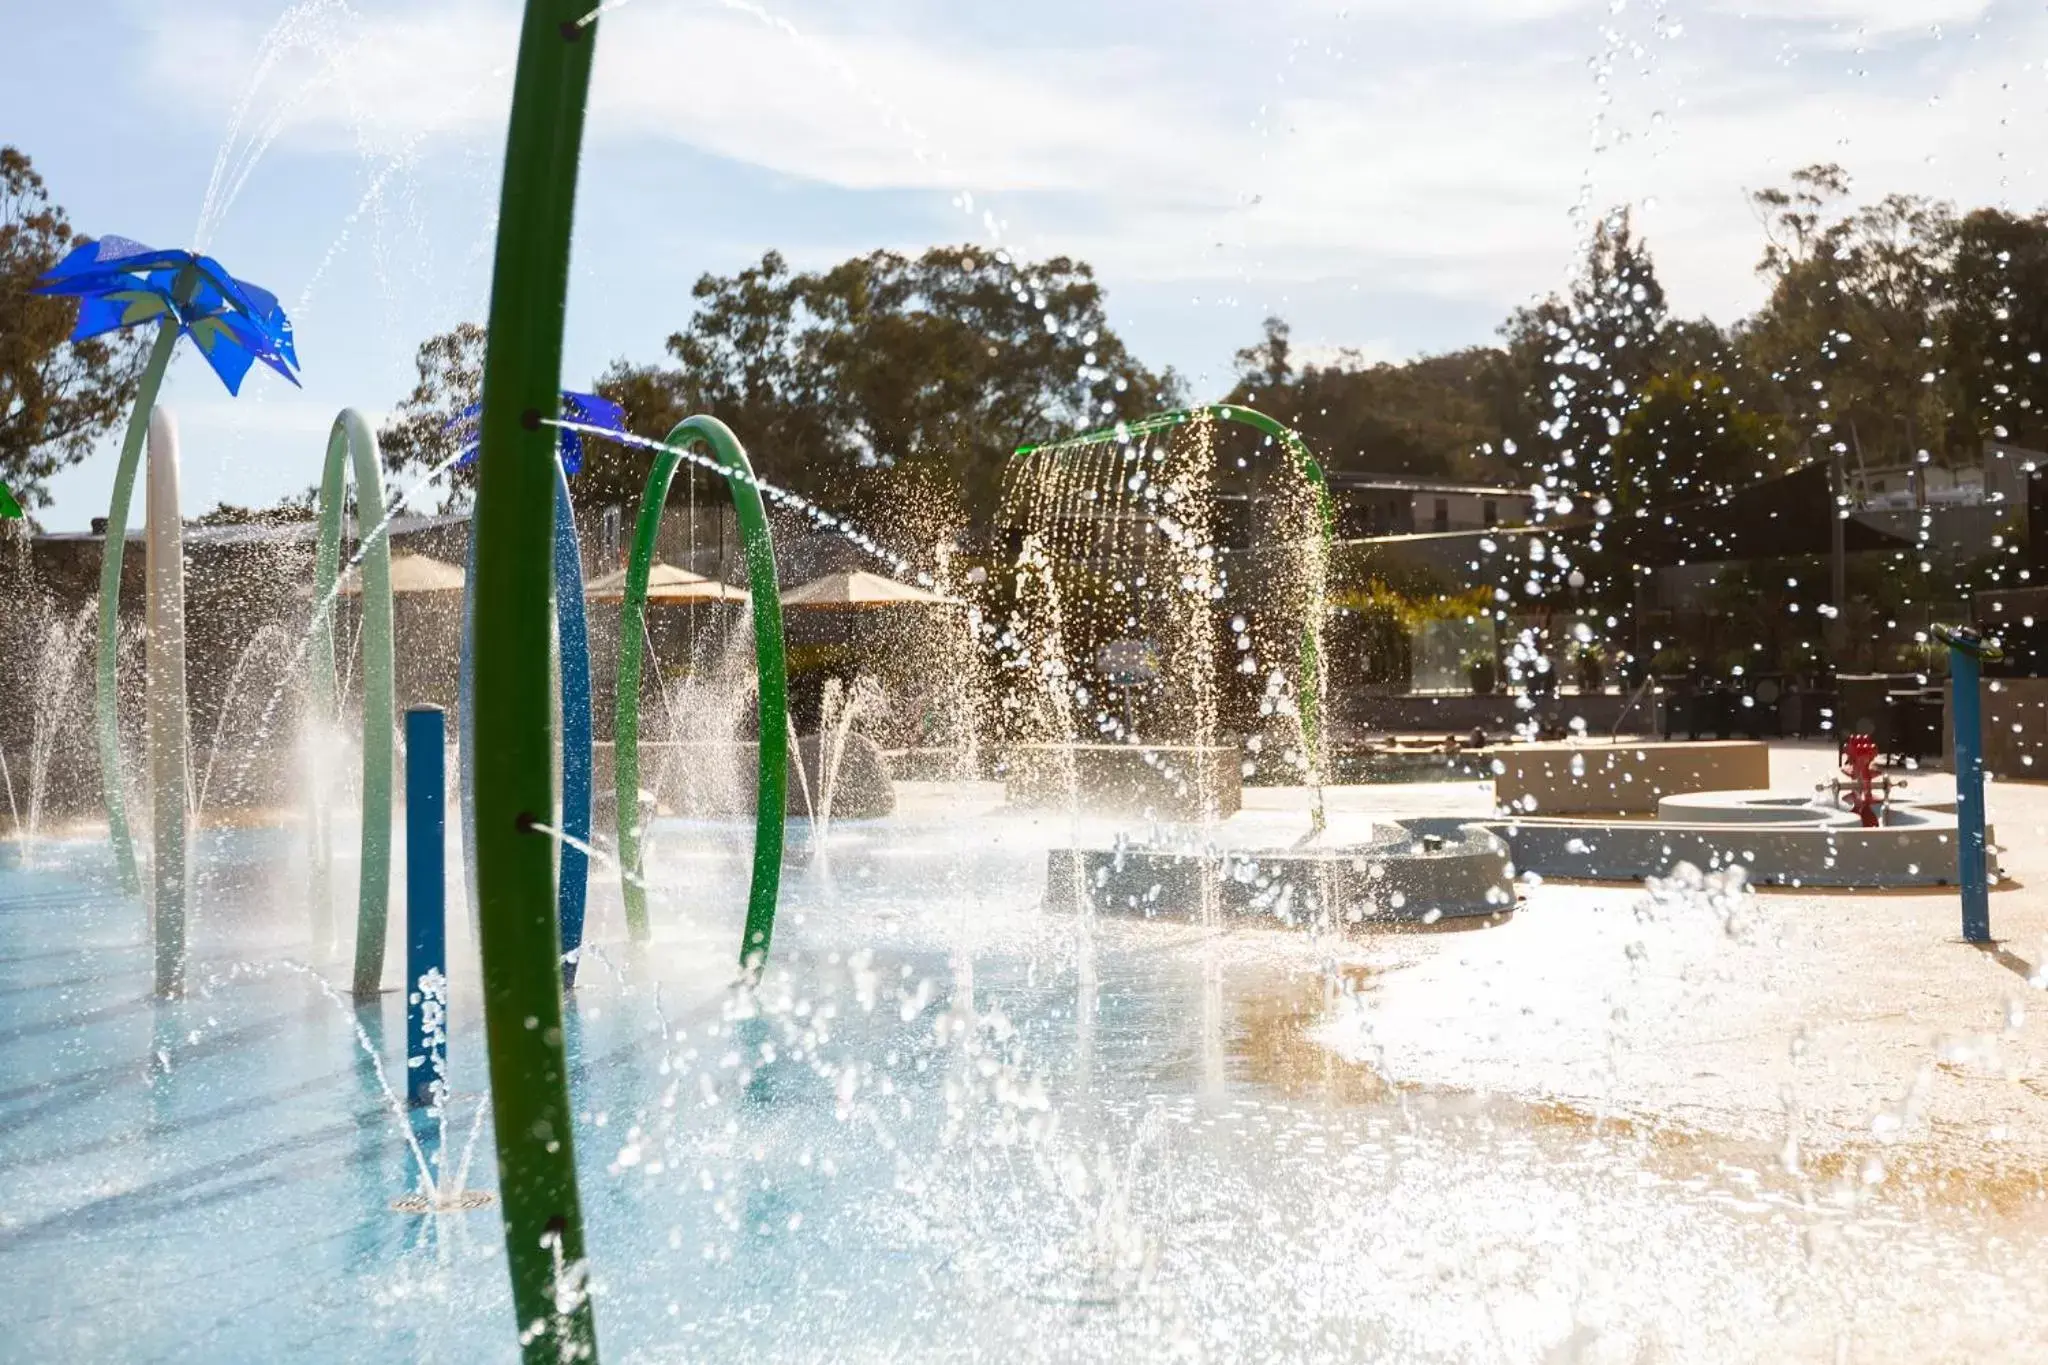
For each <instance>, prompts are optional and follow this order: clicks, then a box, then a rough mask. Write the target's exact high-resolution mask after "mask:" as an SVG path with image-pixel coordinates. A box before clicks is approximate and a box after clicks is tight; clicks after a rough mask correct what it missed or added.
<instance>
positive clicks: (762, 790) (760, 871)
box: [612, 417, 789, 976]
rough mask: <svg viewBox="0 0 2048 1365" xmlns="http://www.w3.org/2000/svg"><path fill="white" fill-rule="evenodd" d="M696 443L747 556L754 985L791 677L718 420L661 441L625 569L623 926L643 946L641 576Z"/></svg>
mask: <svg viewBox="0 0 2048 1365" xmlns="http://www.w3.org/2000/svg"><path fill="white" fill-rule="evenodd" d="M700 442H701V443H702V444H704V445H707V446H709V447H710V448H711V454H712V457H713V458H714V459H716V460H717V461H718V466H719V468H720V469H721V470H722V471H724V474H725V482H726V486H727V487H728V488H730V489H731V490H732V502H733V511H734V514H735V515H736V517H737V518H738V520H739V526H740V543H741V545H742V546H743V547H744V549H745V551H746V556H747V587H748V589H749V591H750V592H751V593H752V595H753V613H754V669H755V672H756V674H757V676H758V678H759V684H760V726H761V736H760V746H759V747H760V766H759V769H758V781H757V783H756V787H755V800H754V875H753V880H752V882H751V883H750V886H749V889H748V894H747V927H746V930H745V932H744V933H743V934H742V936H741V939H740V968H741V970H742V971H744V972H746V973H747V974H748V975H750V976H751V975H755V974H757V973H758V972H759V971H760V969H761V964H762V963H764V962H766V961H767V959H768V943H769V939H770V938H771V937H772V936H773V935H774V932H775V902H776V898H777V897H778V896H779V895H780V893H781V887H782V836H783V826H784V822H785V814H784V811H785V803H786V802H787V801H788V799H789V791H788V788H789V670H788V660H787V656H786V654H785V651H784V649H783V639H782V599H781V597H780V596H779V595H778V592H777V589H776V585H775V538H774V536H773V535H772V534H771V533H770V530H769V527H768V509H767V508H766V507H765V506H764V505H763V504H762V501H761V484H760V480H759V479H757V478H755V477H754V466H753V465H752V463H751V462H749V461H748V459H747V452H746V448H745V447H744V446H742V445H741V444H740V443H739V439H738V438H737V437H735V436H734V435H733V434H732V431H731V429H730V428H728V427H727V426H726V425H725V423H723V422H721V421H719V420H718V419H717V418H715V417H691V418H689V419H687V420H686V421H683V422H681V423H679V424H678V425H677V426H676V428H675V430H673V431H671V432H670V433H669V434H668V440H667V442H666V443H665V444H667V445H668V446H669V447H671V448H670V449H668V450H664V451H662V452H661V453H660V454H659V455H657V456H656V457H655V460H654V468H652V469H651V470H649V471H648V474H647V488H646V491H645V492H643V493H642V494H641V495H640V516H639V519H638V521H637V522H636V523H635V524H634V528H633V554H632V558H631V559H630V560H628V561H627V564H626V597H625V601H624V603H623V604H622V605H621V606H620V608H619V678H618V705H617V708H616V711H615V714H616V720H615V723H614V729H613V739H614V741H615V743H614V746H613V765H612V768H613V791H614V795H615V797H616V801H615V810H616V813H617V817H618V836H619V866H620V867H622V868H625V869H626V870H627V871H628V872H629V873H630V874H632V875H630V876H627V877H624V878H622V879H621V882H622V884H623V886H624V888H625V895H626V925H627V930H628V932H629V933H630V934H631V935H632V937H633V938H634V939H635V940H637V941H641V942H644V941H646V938H647V888H646V886H645V885H644V884H643V883H642V882H641V881H640V880H639V872H640V854H641V847H640V669H641V663H642V660H643V659H644V657H645V655H646V649H647V576H648V574H649V573H650V572H651V571H652V569H653V567H654V549H655V540H656V538H657V537H658V536H659V535H660V532H661V509H662V506H663V504H665V503H666V502H667V501H668V486H669V483H670V482H671V481H672V480H673V479H674V478H675V473H676V467H677V466H678V465H680V464H681V463H682V460H683V453H684V452H685V451H687V450H688V449H689V448H690V447H691V446H692V445H694V444H697V443H700Z"/></svg>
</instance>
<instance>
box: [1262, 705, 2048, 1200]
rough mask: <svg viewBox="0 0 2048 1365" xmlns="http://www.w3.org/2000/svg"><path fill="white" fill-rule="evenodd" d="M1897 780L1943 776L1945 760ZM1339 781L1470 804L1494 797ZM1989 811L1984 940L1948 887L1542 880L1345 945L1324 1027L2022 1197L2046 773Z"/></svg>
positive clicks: (1455, 1079) (1814, 777)
mask: <svg viewBox="0 0 2048 1365" xmlns="http://www.w3.org/2000/svg"><path fill="white" fill-rule="evenodd" d="M1832 767H1833V750H1832V748H1831V747H1822V746H1809V745H1786V746H1782V747H1780V746H1774V748H1773V752H1772V781H1773V785H1774V787H1777V788H1780V789H1788V788H1789V789H1794V790H1798V789H1805V788H1810V787H1811V786H1812V785H1813V784H1814V783H1816V782H1819V781H1821V780H1824V779H1825V777H1826V776H1827V774H1828V773H1829V772H1830V771H1832ZM1909 780H1911V781H1912V782H1913V785H1914V788H1915V789H1916V791H1919V792H1922V793H1924V794H1934V793H1940V792H1952V791H1953V783H1952V782H1951V781H1950V779H1948V778H1947V777H1945V776H1943V775H1940V774H1928V775H1927V776H1926V777H1924V778H1922V777H1919V776H1917V775H1909ZM1249 795H1252V794H1251V793H1248V796H1249ZM1257 796H1258V800H1259V802H1260V804H1266V803H1268V802H1271V803H1274V804H1286V803H1287V802H1288V801H1289V799H1290V798H1289V795H1288V794H1286V793H1263V792H1262V793H1258V794H1257ZM1337 800H1338V801H1339V802H1341V803H1342V805H1343V807H1344V808H1345V809H1346V810H1355V811H1359V812H1361V813H1370V814H1377V815H1381V816H1383V817H1392V816H1394V815H1406V814H1459V813H1471V814H1474V815H1478V814H1483V813H1485V812H1486V811H1487V810H1488V808H1489V804H1490V792H1489V789H1488V786H1487V785H1486V784H1482V783H1458V784H1441V785H1430V786H1422V787H1417V786H1408V787H1357V788H1347V789H1344V790H1343V791H1341V792H1339V793H1337ZM1989 809H1990V813H1991V818H1992V822H1993V825H1994V828H1995V832H1996V841H1997V843H1998V844H1999V845H2000V846H2001V847H2002V849H2003V853H2002V858H2003V863H2004V867H2005V869H2006V872H2007V881H2006V883H2005V884H2004V885H2003V886H2002V887H2001V888H1999V889H1998V890H1996V891H1995V892H1994V894H1993V897H1992V907H1991V916H1992V927H1993V931H1994V933H1996V934H1998V935H1999V936H2000V938H2001V940H2002V942H2001V944H2000V945H1999V948H1998V949H1997V951H1995V952H1985V951H1981V950H1979V949H1976V948H1973V947H1970V946H1968V945H1966V944H1964V943H1963V942H1962V941H1961V939H1960V911H1959V906H1958V899H1957V895H1956V893H1955V892H1954V891H1953V890H1946V889H1940V890H1933V891H1924V892H1884V893H1874V894H1873V893H1859V892H1812V891H1807V892H1799V891H1780V890H1768V891H1761V892H1747V891H1734V890H1733V889H1732V887H1731V886H1730V885H1729V884H1728V883H1726V882H1725V881H1720V882H1717V881H1714V880H1712V879H1697V880H1694V881H1693V882H1691V883H1689V884H1687V885H1684V886H1682V887H1681V886H1676V885H1674V886H1672V887H1670V888H1668V889H1667V890H1666V891H1665V892H1664V893H1662V894H1651V893H1648V892H1646V891H1645V890H1644V889H1643V888H1639V887H1618V886H1612V885H1589V884H1574V885H1563V884H1532V885H1529V886H1527V887H1526V888H1525V892H1524V897H1523V900H1522V904H1521V909H1520V912H1519V913H1518V914H1516V915H1515V916H1514V918H1513V919H1512V920H1510V921H1509V922H1508V923H1506V924H1503V925H1499V926H1496V927H1492V928H1483V929H1472V930H1465V931H1458V932H1431V933H1396V934H1387V935H1382V936H1378V937H1376V938H1373V939H1371V940H1368V941H1366V942H1364V943H1362V944H1360V945H1358V946H1357V947H1356V949H1355V952H1356V955H1357V960H1358V963H1359V965H1360V966H1362V967H1363V968H1365V969H1366V970H1365V981H1366V986H1365V988H1364V990H1363V991H1362V992H1361V994H1360V996H1359V997H1358V1002H1357V1003H1356V1005H1354V1006H1353V1007H1351V1008H1349V1009H1348V1010H1346V1011H1344V1012H1343V1015H1342V1017H1341V1018H1340V1019H1338V1020H1337V1021H1336V1022H1334V1023H1332V1024H1331V1025H1330V1026H1328V1027H1327V1028H1325V1030H1324V1031H1323V1035H1322V1036H1323V1037H1324V1038H1325V1040H1326V1041H1328V1042H1329V1043H1331V1044H1332V1045H1333V1046H1335V1047H1336V1048H1338V1049H1339V1050H1340V1051H1341V1052H1343V1053H1345V1054H1346V1055H1349V1056H1353V1057H1356V1058H1358V1059H1360V1060H1364V1061H1369V1062H1370V1063H1371V1065H1372V1066H1373V1067H1374V1068H1375V1069H1377V1070H1378V1071H1380V1072H1381V1074H1383V1075H1384V1076H1386V1077H1387V1078H1388V1079H1390V1080H1393V1081H1396V1082H1407V1083H1413V1084H1418V1085H1424V1086H1430V1087H1439V1086H1441V1087H1448V1088H1454V1089H1459V1090H1470V1089H1477V1090H1484V1091H1490V1092H1494V1093H1500V1094H1507V1095H1513V1096H1519V1097H1524V1098H1527V1099H1530V1100H1545V1101H1562V1102H1565V1103H1567V1104H1569V1105H1571V1106H1573V1107H1574V1108H1577V1109H1580V1110H1583V1111H1585V1112H1588V1113H1593V1114H1600V1115H1614V1116H1621V1117H1626V1118H1629V1119H1632V1120H1636V1121H1644V1122H1649V1123H1652V1124H1662V1125H1672V1126H1675V1127H1678V1128H1685V1129H1696V1130H1700V1131H1702V1132H1708V1133H1715V1134H1722V1135H1726V1136H1729V1137H1733V1138H1736V1139H1739V1140H1742V1141H1744V1142H1757V1143H1768V1144H1771V1145H1772V1146H1773V1147H1775V1148H1776V1149H1778V1151H1779V1153H1780V1156H1781V1159H1782V1160H1783V1161H1785V1162H1786V1163H1787V1164H1788V1166H1794V1167H1798V1168H1813V1169H1820V1170H1827V1169H1837V1170H1841V1171H1848V1172H1852V1173H1853V1178H1854V1179H1856V1180H1864V1181H1872V1182H1875V1181H1881V1180H1885V1179H1888V1178H1893V1177H1896V1176H1898V1175H1900V1174H1902V1173H1906V1172H1911V1171H1916V1170H1917V1171H1919V1172H1921V1173H1923V1174H1926V1173H1930V1172H1934V1173H1939V1172H1968V1173H1970V1174H1971V1176H1972V1179H1971V1180H1970V1181H1969V1182H1968V1184H1969V1187H1970V1188H1972V1189H1975V1190H1978V1191H1980V1192H1982V1191H1985V1190H1992V1191H1996V1190H2000V1189H2006V1190H2013V1189H2023V1190H2025V1191H2027V1192H2029V1193H2030V1194H2031V1193H2033V1192H2035V1191H2037V1190H2038V1189H2039V1188H2040V1184H2041V1179H2042V1178H2043V1177H2044V1176H2048V992H2044V991H2043V990H2042V989H2041V988H2040V987H2039V986H2037V985H2036V984H2034V979H2035V978H2039V977H2041V970H2040V969H2041V968H2042V967H2043V965H2044V964H2048V785H2040V784H2019V783H2003V784H1994V785H1993V786H1992V788H1991V791H1990V796H1989ZM1987 1177H1996V1179H1995V1180H1994V1182H1993V1183H1992V1184H1990V1185H1986V1184H1985V1183H1984V1182H1985V1180H1986V1178H1987ZM2012 1182H2017V1183H2016V1184H2014V1183H2012Z"/></svg>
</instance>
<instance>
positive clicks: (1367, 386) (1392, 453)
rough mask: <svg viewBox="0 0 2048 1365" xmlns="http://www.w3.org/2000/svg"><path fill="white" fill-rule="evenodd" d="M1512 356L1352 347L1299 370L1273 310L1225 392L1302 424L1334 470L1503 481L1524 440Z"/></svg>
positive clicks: (1481, 350)
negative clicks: (1370, 356)
mask: <svg viewBox="0 0 2048 1365" xmlns="http://www.w3.org/2000/svg"><path fill="white" fill-rule="evenodd" d="M1504 362H1505V356H1504V355H1503V354H1502V353H1501V352H1499V351H1497V350H1494V349H1493V348H1490V347H1472V348H1469V349H1467V350H1462V351H1453V352H1450V353H1448V354H1446V355H1436V356H1423V357H1420V358H1419V359H1416V360H1411V361H1404V362H1401V363H1398V364H1391V363H1385V362H1381V363H1377V364H1368V363H1367V362H1366V361H1365V360H1364V359H1363V358H1362V357H1360V356H1358V355H1357V354H1356V353H1354V352H1348V351H1347V352H1340V353H1339V356H1338V359H1337V362H1336V363H1335V364H1331V365H1309V366H1305V367H1304V368H1302V369H1301V370H1299V371H1297V370H1296V369H1295V368H1294V364H1293V359H1292V347H1291V344H1290V341H1289V329H1288V326H1287V323H1286V322H1285V321H1284V320H1282V319H1280V318H1267V319H1266V321H1265V324H1264V332H1263V335H1262V336H1261V338H1260V340H1259V341H1258V342H1256V343H1254V344H1253V345H1250V346H1247V347H1245V348H1244V349H1243V350H1241V351H1239V352H1238V353H1237V384H1236V386H1235V387H1234V388H1233V389H1232V390H1231V391H1230V394H1229V396H1228V399H1227V401H1229V402H1232V403H1243V404H1245V405H1247V406H1249V407H1256V408H1258V409H1259V410H1261V411H1262V412H1265V413H1267V414H1269V415H1270V416H1273V417H1277V418H1279V419H1280V420H1281V421H1284V422H1286V423H1287V424H1288V425H1289V426H1292V427H1294V428H1295V429H1296V430H1297V431H1299V432H1300V433H1301V435H1302V438H1303V439H1304V440H1306V441H1307V442H1308V444H1309V448H1310V449H1311V450H1313V451H1315V452H1316V454H1317V456H1318V457H1319V458H1321V459H1322V460H1323V461H1324V463H1325V464H1327V465H1329V466H1330V467H1331V468H1333V469H1338V470H1344V471H1347V472H1353V473H1372V474H1390V475H1408V476H1417V477H1424V478H1462V479H1474V480H1499V479H1502V478H1504V477H1507V476H1509V475H1510V474H1511V473H1512V472H1513V462H1512V459H1511V458H1510V457H1509V456H1508V455H1507V453H1506V452H1508V451H1512V450H1514V449H1515V448H1516V445H1515V441H1514V439H1513V437H1512V436H1510V435H1509V431H1510V429H1511V428H1510V427H1509V426H1508V424H1507V423H1508V421H1511V420H1512V417H1511V415H1510V416H1508V417H1507V420H1504V413H1503V409H1502V404H1501V403H1500V401H1499V400H1500V397H1501V389H1502V385H1501V376H1502V373H1503V365H1504ZM1509 406H1512V405H1511V404H1510V405H1509ZM1512 429H1515V430H1521V429H1522V428H1519V427H1517V428H1512Z"/></svg>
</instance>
